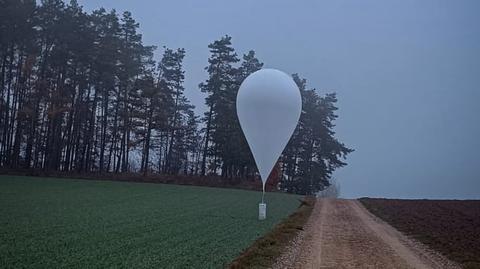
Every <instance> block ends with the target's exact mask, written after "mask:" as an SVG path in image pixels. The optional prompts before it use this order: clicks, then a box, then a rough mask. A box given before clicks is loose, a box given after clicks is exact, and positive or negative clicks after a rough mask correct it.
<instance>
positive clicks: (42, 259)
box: [0, 176, 300, 268]
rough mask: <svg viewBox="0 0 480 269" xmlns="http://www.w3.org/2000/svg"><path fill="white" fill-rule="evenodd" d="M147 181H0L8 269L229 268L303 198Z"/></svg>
mask: <svg viewBox="0 0 480 269" xmlns="http://www.w3.org/2000/svg"><path fill="white" fill-rule="evenodd" d="M260 197H261V194H260V193H259V192H252V191H242V190H232V189H216V188H205V187H192V186H176V185H163V184H147V183H128V182H110V181H91V180H72V179H53V178H32V177H14V176H0V268H22V267H29V268H32V267H35V268H59V267H63V268H66V267H68V268H86V267H90V268H92V267H93V268H152V267H157V268H185V267H189V268H221V267H224V266H226V265H227V264H229V263H230V262H231V261H232V260H233V259H234V258H236V257H237V256H238V255H239V254H240V253H241V252H242V251H243V250H244V249H246V248H247V247H248V246H250V245H251V244H252V243H253V242H254V241H255V240H256V239H257V238H259V237H261V236H263V235H264V234H266V233H267V232H268V231H269V230H271V229H272V227H274V226H275V225H276V224H277V223H279V222H280V221H281V220H282V219H284V218H286V217H287V216H288V215H289V214H290V213H292V212H293V211H294V210H295V209H296V208H297V207H298V205H299V201H298V199H299V198H300V197H299V196H295V195H287V194H280V193H268V194H266V201H267V203H268V218H267V220H265V221H258V220H257V214H258V202H259V199H260Z"/></svg>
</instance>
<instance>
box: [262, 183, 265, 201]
mask: <svg viewBox="0 0 480 269" xmlns="http://www.w3.org/2000/svg"><path fill="white" fill-rule="evenodd" d="M264 197H265V187H263V191H262V204H263V198H264Z"/></svg>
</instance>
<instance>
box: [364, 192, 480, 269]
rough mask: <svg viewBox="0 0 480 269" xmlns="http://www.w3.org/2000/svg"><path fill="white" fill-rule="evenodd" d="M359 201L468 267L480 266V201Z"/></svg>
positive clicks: (411, 234)
mask: <svg viewBox="0 0 480 269" xmlns="http://www.w3.org/2000/svg"><path fill="white" fill-rule="evenodd" d="M360 201H361V202H362V203H363V204H364V205H365V207H366V208H367V209H368V210H370V211H371V212H372V213H373V214H375V215H377V216H378V217H380V218H382V219H383V220H385V221H386V222H388V223H390V224H391V225H392V226H394V227H395V228H397V229H398V230H400V231H402V232H404V233H405V234H407V235H408V236H411V237H413V238H415V239H417V240H419V241H421V242H422V243H424V244H426V245H428V246H430V247H431V248H433V249H435V250H437V251H439V252H440V253H443V254H444V255H445V256H446V257H448V258H450V259H451V260H454V261H456V262H458V263H460V264H462V265H463V266H464V267H465V268H480V200H470V201H468V200H466V201H460V200H394V199H370V198H362V199H360Z"/></svg>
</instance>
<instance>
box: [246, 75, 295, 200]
mask: <svg viewBox="0 0 480 269" xmlns="http://www.w3.org/2000/svg"><path fill="white" fill-rule="evenodd" d="M301 111H302V98H301V96H300V90H299V89H298V87H297V85H296V84H295V82H294V81H293V79H292V78H291V77H290V76H289V75H287V74H285V73H283V72H282V71H279V70H275V69H261V70H259V71H257V72H254V73H252V74H251V75H249V76H248V77H247V78H246V79H245V80H244V81H243V82H242V85H240V89H239V91H238V94H237V116H238V119H239V121H240V126H241V127H242V130H243V133H244V134H245V138H246V139H247V142H248V145H249V146H250V150H251V151H252V154H253V157H254V158H255V163H256V164H257V168H258V171H259V172H260V177H261V179H262V183H263V185H262V187H263V191H265V182H266V181H267V178H268V176H269V175H270V172H271V171H272V169H273V167H274V165H275V163H276V162H277V160H278V157H280V155H281V154H282V151H283V149H284V148H285V146H286V145H287V143H288V140H289V139H290V137H291V136H292V134H293V131H294V130H295V127H296V126H297V122H298V119H299V118H300V113H301Z"/></svg>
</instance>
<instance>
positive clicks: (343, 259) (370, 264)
mask: <svg viewBox="0 0 480 269" xmlns="http://www.w3.org/2000/svg"><path fill="white" fill-rule="evenodd" d="M273 268H460V267H459V266H458V265H457V264H454V263H453V262H451V261H449V260H447V259H446V258H444V257H443V256H441V255H440V254H438V253H436V252H434V251H431V250H430V249H428V248H427V247H425V246H424V245H423V244H420V243H418V242H416V241H414V240H412V239H410V238H407V237H406V236H404V235H403V234H401V233H400V232H399V231H397V230H396V229H394V228H393V227H391V226H390V225H388V224H387V223H385V222H383V221H382V220H380V219H379V218H377V217H375V216H374V215H372V214H371V213H370V212H369V211H367V210H366V209H365V208H364V207H363V206H362V205H361V204H360V203H359V202H358V201H356V200H344V199H319V200H317V202H316V204H315V208H314V210H313V212H312V215H311V216H310V219H309V221H308V223H307V225H306V227H305V230H304V231H302V232H301V233H300V234H299V235H298V236H297V238H295V240H294V242H293V243H292V245H291V246H290V247H289V248H288V249H287V251H286V253H284V254H283V255H282V256H281V257H280V258H279V259H278V260H277V262H276V263H275V264H274V266H273Z"/></svg>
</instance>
